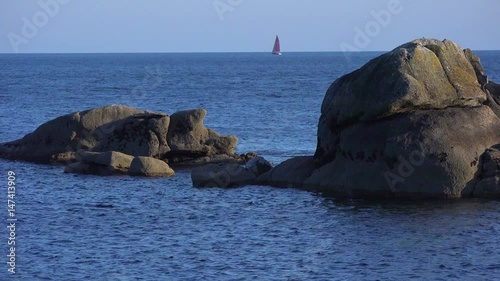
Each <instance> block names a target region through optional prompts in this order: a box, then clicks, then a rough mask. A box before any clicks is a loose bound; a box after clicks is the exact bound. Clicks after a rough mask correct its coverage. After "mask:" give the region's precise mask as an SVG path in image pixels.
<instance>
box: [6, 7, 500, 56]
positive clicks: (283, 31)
mask: <svg viewBox="0 0 500 281" xmlns="http://www.w3.org/2000/svg"><path fill="white" fill-rule="evenodd" d="M466 2H467V3H466ZM499 11H500V1H498V0H477V1H457V0H0V53H122V52H127V53H128V52H131V53H133V52H270V51H271V49H272V47H273V43H274V37H275V36H276V35H279V36H280V40H281V47H282V51H283V52H298V51H299V52H300V51H346V50H347V51H385V50H391V49H393V48H395V47H397V46H399V45H401V44H403V43H405V42H408V41H411V40H413V39H416V38H422V37H430V38H436V39H440V40H443V39H450V40H453V41H455V42H457V43H458V44H460V45H461V46H462V47H463V48H471V49H473V50H500V16H498V12H499Z"/></svg>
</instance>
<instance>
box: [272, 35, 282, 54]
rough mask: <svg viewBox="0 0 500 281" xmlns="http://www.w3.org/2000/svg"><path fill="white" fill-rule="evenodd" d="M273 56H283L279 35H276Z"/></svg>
mask: <svg viewBox="0 0 500 281" xmlns="http://www.w3.org/2000/svg"><path fill="white" fill-rule="evenodd" d="M273 54H275V55H277V54H281V47H280V39H279V38H278V35H276V41H274V48H273Z"/></svg>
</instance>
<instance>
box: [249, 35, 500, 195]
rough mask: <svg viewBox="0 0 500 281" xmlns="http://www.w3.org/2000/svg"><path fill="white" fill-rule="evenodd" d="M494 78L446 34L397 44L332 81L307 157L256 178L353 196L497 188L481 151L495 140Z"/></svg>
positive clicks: (499, 130)
mask: <svg viewBox="0 0 500 281" xmlns="http://www.w3.org/2000/svg"><path fill="white" fill-rule="evenodd" d="M495 85H496V84H494V83H492V82H488V79H487V77H486V75H484V69H483V68H482V66H481V64H480V61H479V58H478V57H477V56H476V55H474V54H473V53H472V52H471V51H470V50H465V51H464V50H462V49H461V48H460V47H459V46H458V45H457V44H455V43H453V42H451V41H448V40H444V41H438V40H434V39H419V40H415V41H412V42H410V43H407V44H404V45H402V46H399V47H397V48H396V49H394V50H393V51H391V52H388V53H386V54H383V55H381V56H379V57H377V58H375V59H373V60H371V61H370V62H368V63H367V64H366V65H364V66H363V67H361V68H360V69H358V70H356V71H354V72H352V73H350V74H347V75H344V76H343V77H341V78H339V79H337V80H336V81H335V82H334V83H333V84H332V85H331V86H330V88H329V89H328V91H327V93H326V95H325V98H324V100H323V104H322V107H321V117H320V120H319V124H318V144H317V149H316V153H315V155H314V159H313V160H312V159H311V158H293V159H290V160H288V161H286V162H284V163H282V164H280V165H278V166H277V167H275V168H274V169H273V170H271V171H270V172H268V173H267V174H264V175H263V176H261V177H260V178H259V181H261V182H262V183H265V184H269V185H276V186H285V187H287V186H293V187H301V188H306V189H311V190H319V191H324V192H328V193H331V194H334V195H337V196H343V197H351V198H368V197H410V198H415V197H437V198H458V197H468V196H482V197H484V196H483V195H484V194H488V195H487V196H492V194H495V193H496V194H497V195H496V196H498V194H499V193H498V192H499V191H498V184H497V182H498V180H497V179H498V175H497V174H496V171H497V170H496V169H497V168H496V166H495V168H492V166H494V165H493V164H491V163H497V162H495V161H496V160H495V161H494V160H491V159H497V158H495V157H496V156H495V157H492V156H483V157H482V156H481V155H483V153H485V151H486V150H487V149H489V148H490V147H492V146H494V145H496V144H499V143H500V119H499V116H498V115H497V114H500V110H497V107H498V100H493V99H492V98H491V96H495V95H494V94H492V93H490V92H495V93H497V91H498V90H497V89H498V88H496V86H495ZM488 89H489V90H488ZM490 154H491V153H490ZM481 159H484V161H486V163H490V164H484V163H483V164H481ZM311 160H312V161H311ZM481 165H482V168H483V169H485V168H484V167H485V165H487V167H488V169H487V170H488V173H486V174H484V177H485V178H482V179H481V176H480V174H481ZM478 170H479V171H478ZM296 171H300V172H299V173H297V172H296ZM492 173H493V174H492ZM486 176H488V177H486ZM485 196H486V195H485Z"/></svg>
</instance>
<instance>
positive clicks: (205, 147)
mask: <svg viewBox="0 0 500 281" xmlns="http://www.w3.org/2000/svg"><path fill="white" fill-rule="evenodd" d="M206 113H207V112H206V110H204V109H195V110H187V111H180V112H177V113H174V114H172V116H169V115H167V114H164V113H156V112H150V111H142V110H138V109H135V108H131V107H127V106H123V105H111V106H105V107H101V108H95V109H91V110H85V111H81V112H75V113H72V114H68V115H64V116H61V117H58V118H56V119H54V120H51V121H48V122H47V123H44V124H42V125H41V126H40V127H38V128H37V129H36V130H35V131H34V132H33V133H30V134H28V135H26V136H24V137H23V138H22V139H19V140H16V141H12V142H8V143H3V144H0V157H1V158H6V159H13V160H24V161H31V162H36V163H62V164H65V165H68V167H67V168H66V172H75V173H87V174H99V175H109V174H123V173H130V174H134V175H144V176H158V175H171V174H173V171H170V170H169V169H170V167H169V165H178V166H196V165H204V164H208V163H235V164H241V163H245V162H246V160H245V155H237V154H235V148H236V144H237V142H238V139H237V138H236V137H235V136H222V135H219V134H217V133H216V132H214V131H213V130H211V129H208V128H205V126H204V125H203V119H204V118H205V115H206ZM134 157H136V158H135V159H134ZM137 157H145V158H137ZM154 159H159V161H160V162H157V161H153V160H154ZM116 161H118V162H119V163H120V166H117V165H116ZM165 165H166V166H165ZM129 168H130V170H129Z"/></svg>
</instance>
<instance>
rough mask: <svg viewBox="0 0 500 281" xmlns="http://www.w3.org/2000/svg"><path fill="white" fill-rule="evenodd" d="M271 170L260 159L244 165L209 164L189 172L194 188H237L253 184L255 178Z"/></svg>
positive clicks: (269, 165)
mask: <svg viewBox="0 0 500 281" xmlns="http://www.w3.org/2000/svg"><path fill="white" fill-rule="evenodd" d="M270 169H272V164H271V163H270V162H269V161H267V160H265V159H264V158H262V157H254V158H252V159H251V160H250V161H249V162H248V163H247V164H246V165H244V166H243V165H238V164H209V165H206V166H203V167H200V168H196V169H194V170H193V171H192V172H191V180H192V182H193V185H194V186H195V187H226V188H227V187H237V186H242V185H250V184H255V183H256V180H257V178H258V177H259V176H260V175H262V174H263V173H265V172H268V171H269V170H270Z"/></svg>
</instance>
